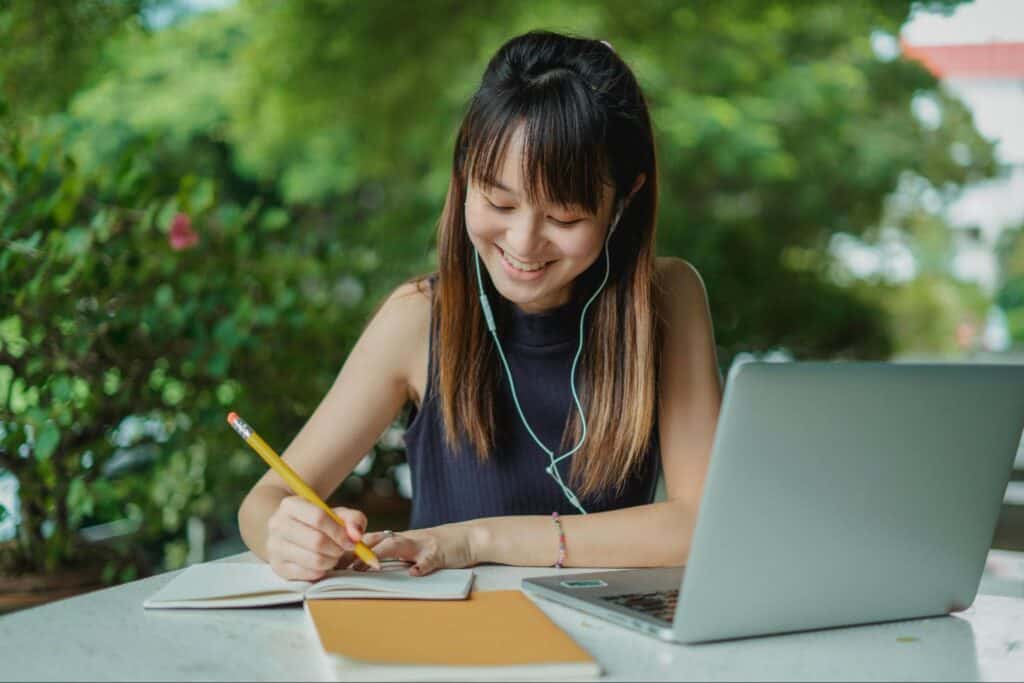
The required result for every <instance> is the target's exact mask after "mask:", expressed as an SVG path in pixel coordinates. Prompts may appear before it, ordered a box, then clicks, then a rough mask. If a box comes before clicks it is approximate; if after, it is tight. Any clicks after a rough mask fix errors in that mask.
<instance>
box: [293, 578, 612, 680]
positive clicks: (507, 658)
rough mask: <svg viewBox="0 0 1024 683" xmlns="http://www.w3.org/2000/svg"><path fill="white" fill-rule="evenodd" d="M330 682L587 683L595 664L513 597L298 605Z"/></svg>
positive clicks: (487, 593) (484, 595) (530, 607)
mask: <svg viewBox="0 0 1024 683" xmlns="http://www.w3.org/2000/svg"><path fill="white" fill-rule="evenodd" d="M305 609H306V613H307V614H308V615H309V618H310V620H311V621H312V623H313V627H314V628H315V629H316V632H317V635H318V636H319V638H320V644H321V646H322V647H323V650H324V654H325V656H326V660H325V661H326V662H327V670H328V672H329V673H330V674H331V675H332V676H333V677H334V678H335V680H367V679H386V680H410V679H416V680H454V679H479V678H487V677H500V678H515V679H529V678H559V679H566V678H594V677H596V676H599V675H600V674H601V669H600V667H599V666H598V664H597V662H596V661H595V660H594V658H593V657H591V656H590V655H589V654H588V653H587V651H586V650H584V649H583V648H581V647H580V646H579V645H577V644H576V642H575V641H573V640H572V638H570V637H569V636H568V635H566V634H565V632H563V631H562V630H561V629H559V628H558V627H557V626H555V624H553V623H552V622H551V620H550V619H548V617H547V616H546V615H545V614H544V613H543V612H542V611H541V610H540V609H539V608H538V607H537V606H536V605H534V604H533V603H532V602H530V599H529V598H527V597H526V596H525V595H523V594H522V593H521V592H519V591H517V590H515V591H484V592H481V591H475V592H473V593H472V594H471V595H470V597H469V599H468V600H455V601H444V602H441V601H422V600H388V601H382V600H358V599H357V600H315V601H308V602H306V603H305Z"/></svg>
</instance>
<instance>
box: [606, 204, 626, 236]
mask: <svg viewBox="0 0 1024 683" xmlns="http://www.w3.org/2000/svg"><path fill="white" fill-rule="evenodd" d="M625 208H626V202H622V201H620V202H619V204H618V206H617V207H616V209H615V218H613V219H612V224H611V226H610V227H609V228H608V235H609V236H611V234H612V233H613V232H615V228H617V227H619V219H620V218H622V212H623V211H624V210H625Z"/></svg>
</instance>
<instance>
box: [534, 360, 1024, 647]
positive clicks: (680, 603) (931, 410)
mask: <svg viewBox="0 0 1024 683" xmlns="http://www.w3.org/2000/svg"><path fill="white" fill-rule="evenodd" d="M1022 429H1024V365H976V364H971V365H956V364H952V365H951V364H942V365H938V364H935V365H933V364H887V363H743V364H740V365H734V366H733V368H732V370H731V372H730V374H729V379H728V381H727V383H726V390H725V399H724V401H723V405H722V410H721V415H720V417H719V423H718V429H717V431H716V434H715V441H714V446H713V449H712V457H711V463H710V466H709V470H708V475H707V479H706V480H705V484H704V494H703V497H702V500H701V504H700V510H699V514H698V520H697V526H696V530H695V533H694V537H693V541H692V544H691V548H690V553H689V558H688V563H687V565H686V567H685V568H684V567H670V568H657V569H634V570H626V571H614V572H597V573H590V574H566V573H563V574H558V575H555V576H548V577H542V578H534V579H525V580H524V581H523V589H524V590H526V591H527V592H529V593H531V594H535V595H537V596H540V597H544V598H548V599H550V600H554V601H556V602H559V603H562V604H565V605H569V606H571V607H575V608H578V609H580V610H583V611H584V612H588V613H590V614H593V615H594V616H598V617H602V618H605V619H609V620H612V621H615V622H618V623H620V624H623V625H625V626H628V627H631V628H635V629H638V630H640V631H643V632H646V633H650V634H653V635H656V636H659V637H661V638H664V639H666V640H672V641H678V642H684V643H693V642H702V641H711V640H723V639H729V638H739V637H745V636H755V635H767V634H775V633H786V632H790V631H802V630H809V629H818V628H826V627H833V626H849V625H853V624H863V623H872V622H880V621H890V620H897V619H910V618H915V617H927V616H935V615H940V614H947V613H950V612H955V611H958V610H963V609H966V608H967V607H968V606H970V604H971V603H972V602H973V601H974V597H975V595H976V594H977V590H978V583H979V582H980V580H981V574H982V570H983V568H984V564H985V558H986V555H987V552H988V549H989V545H990V544H991V542H992V537H993V534H994V532H995V526H996V520H997V518H998V516H999V510H1000V506H1001V504H1002V500H1003V494H1004V491H1005V489H1006V484H1007V481H1008V480H1009V477H1010V474H1011V471H1012V467H1013V460H1014V456H1015V455H1016V452H1017V449H1018V447H1019V446H1020V442H1021V430H1022ZM568 540H569V548H570V550H569V552H570V553H571V552H572V539H571V538H570V539H568ZM684 569H685V574H684Z"/></svg>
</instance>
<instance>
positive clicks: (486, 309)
mask: <svg viewBox="0 0 1024 683" xmlns="http://www.w3.org/2000/svg"><path fill="white" fill-rule="evenodd" d="M625 208H626V201H625V200H620V201H619V203H618V206H617V208H616V211H615V217H614V218H613V219H612V222H611V224H610V225H609V227H608V234H607V235H606V236H605V240H604V264H605V270H604V279H603V280H601V284H600V286H598V288H597V291H596V292H594V293H593V295H591V297H590V299H589V300H588V301H587V303H586V304H585V305H584V306H583V311H582V312H581V313H580V334H579V340H580V341H579V346H578V347H577V349H576V356H575V357H574V358H573V361H572V371H571V372H570V373H569V388H570V389H571V390H572V398H573V401H574V402H575V403H576V412H577V414H578V415H579V416H580V427H581V430H580V431H581V434H580V440H579V442H578V443H577V444H576V445H575V446H573V448H572V450H570V451H569V452H567V453H563V454H562V455H560V456H558V457H557V458H556V457H555V454H554V452H553V451H552V450H551V449H550V448H548V447H547V446H545V445H544V444H543V443H541V441H540V439H538V438H537V435H536V434H534V432H533V429H532V428H531V427H530V423H529V422H527V421H526V416H525V415H523V409H522V407H521V406H520V405H519V397H518V396H517V395H516V384H515V380H513V379H512V371H511V370H510V369H509V367H508V361H507V360H506V359H505V352H504V351H503V350H502V348H501V340H500V339H499V338H498V332H497V329H496V326H495V324H494V314H493V312H492V311H491V302H490V301H489V299H488V298H487V293H486V292H485V291H484V283H483V277H482V275H481V274H480V252H478V251H476V248H475V247H474V248H473V253H474V254H475V260H476V281H477V286H478V288H479V296H480V307H481V308H482V309H483V313H484V319H485V320H486V322H487V329H488V331H490V333H491V337H493V338H494V344H495V346H496V347H497V349H498V357H499V358H500V359H501V363H502V365H503V366H504V367H505V374H506V376H507V377H508V385H509V389H510V390H511V392H512V401H513V403H515V406H516V411H517V412H518V413H519V419H520V420H521V421H522V423H523V426H524V427H526V431H527V432H529V434H530V436H531V437H532V438H533V441H534V443H536V444H537V445H538V446H540V449H541V450H542V451H544V453H545V454H547V456H548V466H547V467H545V468H544V471H545V472H547V473H548V474H549V475H550V476H551V477H552V478H553V479H554V480H555V483H556V484H558V487H559V488H560V489H561V490H562V494H563V495H565V498H566V500H568V501H569V503H570V504H571V505H572V506H573V507H574V508H576V509H577V510H578V511H579V512H580V514H584V515H585V514H587V511H586V510H584V509H583V505H582V504H581V503H580V501H579V499H578V498H577V497H576V494H575V493H573V492H572V489H570V488H569V487H568V486H567V485H566V484H565V482H564V481H563V480H562V475H561V474H560V473H559V471H558V463H559V461H561V460H565V459H566V458H568V457H569V456H571V455H572V454H573V453H575V452H576V451H578V450H579V449H580V447H581V446H582V445H583V442H584V441H585V440H586V438H587V418H586V416H585V415H584V414H583V406H581V405H580V398H579V396H578V395H577V394H576V366H577V364H578V363H579V360H580V354H581V353H582V352H583V323H584V320H585V319H586V315H587V309H588V308H590V304H592V303H593V302H594V299H596V298H597V295H598V294H600V293H601V290H602V289H604V285H605V283H606V282H608V275H609V272H610V270H611V262H610V259H609V256H608V243H609V242H610V241H611V236H612V233H613V232H615V228H617V227H618V226H619V219H620V218H622V212H623V211H624V210H625Z"/></svg>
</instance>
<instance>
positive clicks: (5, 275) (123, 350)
mask: <svg viewBox="0 0 1024 683" xmlns="http://www.w3.org/2000/svg"><path fill="white" fill-rule="evenodd" d="M137 152H138V150H135V153H137ZM0 169H2V173H0V245H2V246H3V252H2V255H0V292H2V293H3V306H2V310H3V311H4V312H5V316H4V317H3V318H2V319H0V397H2V398H3V399H4V400H3V401H2V402H0V428H2V434H3V439H2V441H0V468H2V469H3V470H7V471H9V472H11V473H13V474H14V476H15V477H17V479H18V481H19V484H20V488H19V498H20V502H21V509H20V523H19V537H18V539H17V541H16V543H14V544H13V545H12V546H10V547H6V548H4V549H3V555H2V557H0V563H2V566H3V567H5V568H6V569H8V570H17V569H24V568H28V567H36V568H45V569H48V570H51V569H54V568H56V567H58V566H60V565H61V564H65V563H68V562H72V561H74V560H75V559H76V557H77V553H79V552H81V539H80V538H79V536H78V535H77V534H76V531H77V529H78V527H79V526H80V525H81V524H82V523H83V521H85V520H94V521H95V520H98V521H110V520H112V519H118V518H127V519H133V518H134V519H136V520H140V521H141V523H142V533H143V539H145V540H148V541H150V542H159V541H160V540H161V539H166V538H172V537H174V536H176V535H179V534H180V533H181V531H182V528H183V525H184V523H185V522H186V521H187V518H188V517H190V516H196V517H200V518H214V519H217V518H219V519H230V518H232V517H233V515H234V512H235V509H236V506H237V502H238V501H237V493H236V492H237V491H238V490H241V489H242V488H244V487H245V486H247V485H248V484H249V483H251V481H252V479H253V478H254V476H256V475H257V474H258V473H259V472H261V471H262V467H260V466H259V464H258V459H256V458H255V457H253V456H252V455H251V454H249V453H247V452H246V451H245V446H244V444H242V443H241V442H240V441H239V440H238V438H237V437H236V436H235V435H234V434H233V433H232V432H231V430H230V429H228V428H227V426H226V425H225V422H224V417H225V415H226V413H227V412H228V411H229V410H230V409H237V410H239V412H242V413H243V414H245V415H246V416H247V418H249V419H250V420H252V423H253V424H254V425H286V426H288V427H289V428H295V425H296V424H298V423H299V422H300V421H301V420H302V419H303V418H304V417H305V416H306V415H308V413H309V412H310V411H311V410H312V402H313V401H315V400H317V399H318V398H319V397H320V396H321V395H322V394H323V392H324V391H325V389H326V386H327V384H328V383H329V381H330V376H331V374H333V372H334V371H335V370H336V368H337V367H338V366H339V365H340V362H341V360H343V353H344V351H343V350H344V348H345V346H346V345H347V344H350V343H351V341H352V337H353V336H354V335H355V334H356V333H357V332H358V329H359V328H360V326H361V323H362V321H363V319H364V318H365V315H366V310H365V308H364V307H365V303H360V302H359V301H356V302H354V303H355V305H346V302H345V300H343V299H342V298H340V297H337V296H335V295H334V293H333V288H334V287H335V286H336V285H337V284H338V282H344V281H346V280H345V279H344V278H357V277H358V276H359V275H360V273H362V272H365V270H366V268H367V266H366V264H365V263H364V262H363V261H364V260H363V259H362V258H361V253H360V252H358V251H354V252H353V253H352V254H349V253H348V252H346V251H345V250H342V249H341V248H340V245H336V244H335V245H334V247H335V248H334V249H333V250H325V249H322V248H318V247H323V246H324V245H323V244H322V243H321V244H317V242H316V240H315V239H305V240H303V239H298V238H297V236H296V235H295V234H293V231H292V230H290V229H289V228H288V226H289V225H291V224H292V217H291V216H289V215H288V214H287V212H283V210H282V209H281V208H279V207H270V208H265V207H264V206H263V205H262V203H261V201H260V200H259V199H254V200H253V201H252V202H250V203H249V204H248V205H246V206H239V205H235V204H232V203H224V202H220V201H218V197H217V186H216V183H214V182H213V181H212V180H210V179H203V178H197V177H195V176H184V177H183V178H181V179H180V182H179V186H178V188H177V191H176V192H175V193H173V194H171V195H169V196H167V195H164V194H162V193H161V192H160V191H159V187H160V186H161V185H162V184H165V183H166V180H167V179H165V178H162V177H160V176H159V175H143V176H137V177H135V178H134V179H133V178H131V177H130V176H131V173H132V171H131V169H132V160H131V159H127V160H126V159H120V160H117V161H116V163H115V164H114V166H113V167H112V168H110V169H105V172H104V173H103V174H102V177H103V182H102V183H99V182H96V178H95V177H94V176H89V175H86V174H84V173H82V172H81V171H80V170H79V169H78V167H77V165H76V163H75V162H74V160H73V159H72V158H71V157H70V156H68V155H66V154H65V153H64V151H63V149H62V146H61V140H60V139H59V138H50V137H48V136H47V135H46V134H45V132H44V131H43V130H42V129H38V128H37V129H28V128H26V129H23V130H21V131H18V132H14V131H5V135H4V136H3V139H2V141H0ZM190 239H191V240H196V239H197V240H198V242H197V243H194V244H193V243H192V242H190ZM174 245H177V247H178V248H177V249H176V248H175V246H174ZM325 359H326V360H325ZM296 377H302V378H303V380H302V386H301V388H299V389H298V390H292V391H291V392H290V395H289V396H288V397H287V399H286V400H282V397H280V396H279V395H278V392H279V391H281V390H282V389H283V388H292V387H294V380H295V378H296ZM270 416H273V419H270ZM140 425H141V426H140ZM266 435H267V437H268V438H273V437H274V436H280V435H279V434H278V433H277V432H276V429H271V430H268V432H267V433H266ZM132 468H138V469H139V470H140V472H139V476H120V477H119V476H116V475H117V473H118V471H121V472H124V471H125V470H131V469H132Z"/></svg>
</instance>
